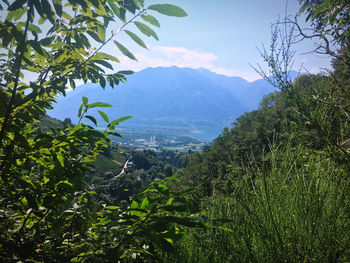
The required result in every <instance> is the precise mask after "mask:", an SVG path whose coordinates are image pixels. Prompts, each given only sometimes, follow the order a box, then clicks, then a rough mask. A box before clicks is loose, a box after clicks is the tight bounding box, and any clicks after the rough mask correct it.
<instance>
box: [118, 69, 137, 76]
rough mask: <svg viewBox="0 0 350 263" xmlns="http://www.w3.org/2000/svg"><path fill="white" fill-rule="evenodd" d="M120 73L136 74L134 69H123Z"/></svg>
mask: <svg viewBox="0 0 350 263" xmlns="http://www.w3.org/2000/svg"><path fill="white" fill-rule="evenodd" d="M118 74H123V75H131V74H134V71H132V70H121V71H118Z"/></svg>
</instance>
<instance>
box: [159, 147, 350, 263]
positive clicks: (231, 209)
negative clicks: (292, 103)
mask: <svg viewBox="0 0 350 263" xmlns="http://www.w3.org/2000/svg"><path fill="white" fill-rule="evenodd" d="M254 166H259V169H258V170H256V169H250V168H247V169H246V170H245V172H244V175H243V176H242V177H241V178H237V177H236V176H237V175H236V174H233V176H235V177H236V178H235V180H234V181H233V182H232V183H233V186H234V190H233V191H232V193H231V194H230V195H220V194H217V195H213V196H211V197H210V198H206V199H205V200H203V201H202V202H201V212H202V213H203V214H204V215H205V216H208V217H216V218H225V219H226V223H225V224H224V226H225V227H226V228H229V229H231V230H232V231H231V232H229V231H223V230H218V229H216V230H212V229H203V230H200V229H188V230H186V234H185V235H184V237H183V238H182V239H181V240H180V242H177V243H176V244H177V253H178V254H177V256H173V255H164V261H166V262H324V261H330V262H347V260H348V259H349V256H350V247H349V241H350V240H349V238H350V236H349V234H348V231H347V229H348V228H349V227H350V225H349V224H350V217H349V208H350V206H349V205H350V203H349V200H348V198H347V196H348V195H349V194H350V192H349V191H350V185H349V181H348V180H347V181H346V180H344V177H347V176H348V171H347V170H346V169H340V168H339V165H338V164H337V163H335V162H333V161H332V160H331V159H330V158H329V156H328V153H327V152H320V151H310V150H308V149H304V148H303V147H300V146H299V147H297V148H294V147H291V146H290V145H288V146H285V147H274V148H273V149H272V151H271V152H270V159H269V160H268V161H266V162H265V164H264V165H263V166H261V165H258V164H256V163H254V161H253V163H252V167H254ZM253 178H254V179H253ZM219 224H220V225H223V223H222V222H221V223H219Z"/></svg>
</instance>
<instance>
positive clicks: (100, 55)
mask: <svg viewBox="0 0 350 263" xmlns="http://www.w3.org/2000/svg"><path fill="white" fill-rule="evenodd" d="M104 59H107V60H110V61H114V62H117V63H119V62H120V61H119V59H117V58H116V57H113V56H111V55H109V54H106V53H103V52H97V53H96V54H95V55H94V56H93V60H104Z"/></svg>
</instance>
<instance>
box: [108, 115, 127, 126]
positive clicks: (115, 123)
mask: <svg viewBox="0 0 350 263" xmlns="http://www.w3.org/2000/svg"><path fill="white" fill-rule="evenodd" d="M130 118H132V116H125V117H122V118H119V119H117V120H114V121H112V122H111V123H110V124H109V125H108V126H114V125H118V124H119V123H120V122H122V121H126V120H128V119H130Z"/></svg>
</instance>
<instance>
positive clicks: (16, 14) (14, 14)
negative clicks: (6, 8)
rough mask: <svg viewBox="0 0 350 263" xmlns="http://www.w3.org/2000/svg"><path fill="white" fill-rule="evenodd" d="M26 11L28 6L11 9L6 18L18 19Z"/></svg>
mask: <svg viewBox="0 0 350 263" xmlns="http://www.w3.org/2000/svg"><path fill="white" fill-rule="evenodd" d="M26 11H27V7H26V6H25V7H23V8H19V9H16V10H14V11H10V12H8V14H7V16H6V20H9V21H11V20H12V19H14V20H15V21H18V20H19V19H20V18H21V17H22V16H23V15H24V13H25V12H26Z"/></svg>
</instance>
